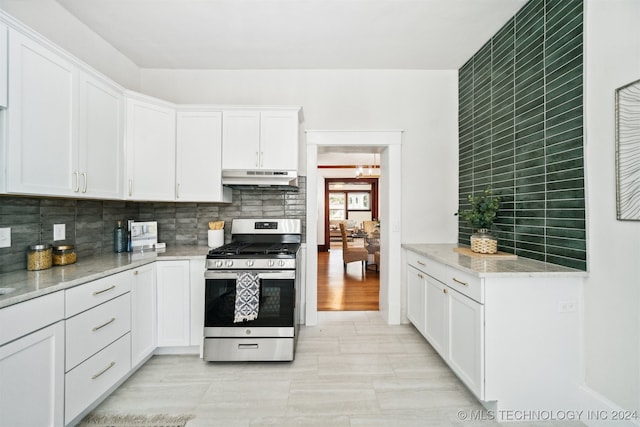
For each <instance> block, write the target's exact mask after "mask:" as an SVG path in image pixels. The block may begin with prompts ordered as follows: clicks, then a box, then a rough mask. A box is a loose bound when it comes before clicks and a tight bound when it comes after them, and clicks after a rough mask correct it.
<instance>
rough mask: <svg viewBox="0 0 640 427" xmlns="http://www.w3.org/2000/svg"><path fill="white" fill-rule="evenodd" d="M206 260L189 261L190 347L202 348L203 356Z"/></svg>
mask: <svg viewBox="0 0 640 427" xmlns="http://www.w3.org/2000/svg"><path fill="white" fill-rule="evenodd" d="M205 263H206V260H205V259H204V258H203V259H192V260H190V261H189V273H190V284H191V286H190V288H191V301H190V302H191V316H190V317H191V339H190V343H189V344H190V345H192V346H198V347H200V349H201V351H200V354H201V355H202V340H203V338H204V283H205V281H204V270H205Z"/></svg>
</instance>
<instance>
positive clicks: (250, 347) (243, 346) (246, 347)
mask: <svg viewBox="0 0 640 427" xmlns="http://www.w3.org/2000/svg"><path fill="white" fill-rule="evenodd" d="M257 349H258V344H238V350H257Z"/></svg>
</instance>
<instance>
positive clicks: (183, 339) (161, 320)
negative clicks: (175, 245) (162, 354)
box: [156, 261, 191, 347]
mask: <svg viewBox="0 0 640 427" xmlns="http://www.w3.org/2000/svg"><path fill="white" fill-rule="evenodd" d="M156 269H157V271H156V275H157V280H158V347H175V346H188V345H189V341H190V335H189V332H190V328H189V326H190V323H191V319H190V317H189V313H190V301H189V299H190V290H189V261H156Z"/></svg>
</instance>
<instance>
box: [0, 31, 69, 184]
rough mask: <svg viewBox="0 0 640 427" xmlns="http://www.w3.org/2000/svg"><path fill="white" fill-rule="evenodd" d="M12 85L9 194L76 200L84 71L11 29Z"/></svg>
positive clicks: (7, 165)
mask: <svg viewBox="0 0 640 427" xmlns="http://www.w3.org/2000/svg"><path fill="white" fill-rule="evenodd" d="M9 85H10V87H9V105H10V106H11V108H9V109H7V127H8V139H7V164H6V168H7V169H6V171H7V177H6V178H7V183H6V190H7V192H10V193H25V194H39V195H54V196H72V195H74V192H73V189H74V188H75V187H76V186H77V185H78V183H77V182H76V181H75V178H76V176H75V175H74V173H73V170H74V167H73V166H74V154H75V152H76V150H77V147H76V144H77V135H76V134H77V126H76V124H77V110H78V106H77V100H78V69H77V68H76V66H75V65H74V64H73V63H71V62H70V61H68V60H66V59H64V58H62V57H61V56H59V55H57V54H56V53H54V52H53V51H52V50H50V49H48V48H46V47H44V46H43V45H41V44H40V43H37V42H36V41H34V40H32V39H31V38H29V37H27V36H25V35H22V34H21V33H19V32H17V31H14V30H10V31H9Z"/></svg>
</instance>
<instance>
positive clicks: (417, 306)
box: [407, 266, 425, 335]
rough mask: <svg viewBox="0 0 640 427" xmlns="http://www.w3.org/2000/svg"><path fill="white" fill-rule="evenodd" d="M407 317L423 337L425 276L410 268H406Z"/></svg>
mask: <svg viewBox="0 0 640 427" xmlns="http://www.w3.org/2000/svg"><path fill="white" fill-rule="evenodd" d="M407 317H408V318H409V320H410V321H411V323H413V325H414V326H415V327H416V329H417V330H418V331H419V332H420V333H421V334H423V335H424V332H425V330H424V326H425V274H424V273H422V272H421V271H420V270H418V269H416V268H414V267H412V266H408V267H407Z"/></svg>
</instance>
